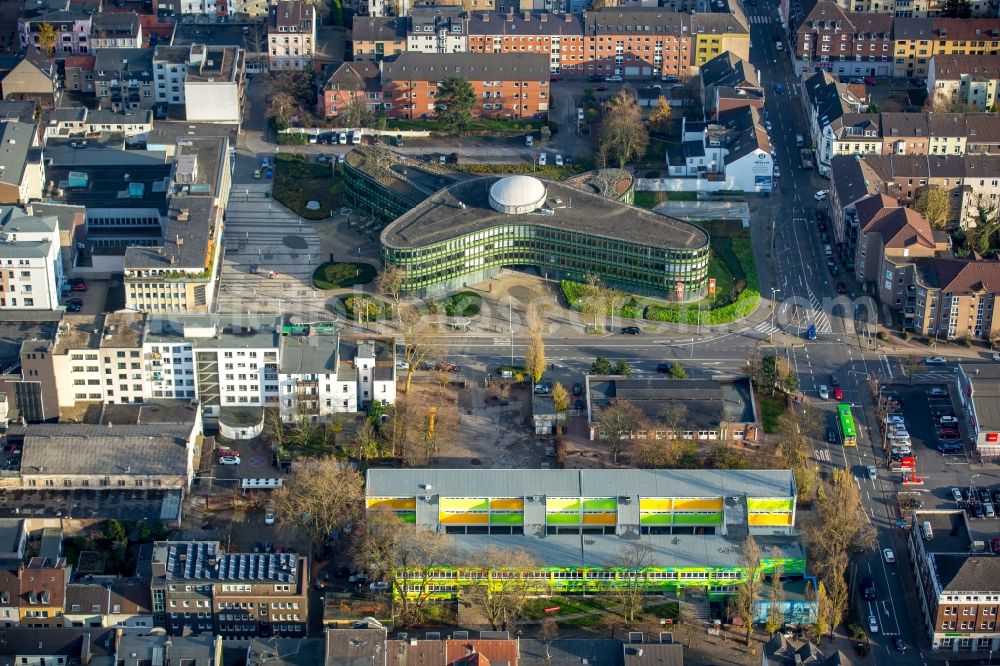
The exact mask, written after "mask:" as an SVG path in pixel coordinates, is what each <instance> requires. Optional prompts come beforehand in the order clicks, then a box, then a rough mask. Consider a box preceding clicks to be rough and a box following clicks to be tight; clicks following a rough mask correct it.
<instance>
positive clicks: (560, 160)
mask: <svg viewBox="0 0 1000 666" xmlns="http://www.w3.org/2000/svg"><path fill="white" fill-rule="evenodd" d="M562 165H563V158H562V155H556V166H562Z"/></svg>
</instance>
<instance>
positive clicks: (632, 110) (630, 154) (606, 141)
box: [596, 89, 649, 169]
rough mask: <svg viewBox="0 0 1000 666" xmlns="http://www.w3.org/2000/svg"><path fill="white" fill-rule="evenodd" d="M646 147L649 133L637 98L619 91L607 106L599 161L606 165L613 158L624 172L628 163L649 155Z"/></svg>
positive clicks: (598, 148)
mask: <svg viewBox="0 0 1000 666" xmlns="http://www.w3.org/2000/svg"><path fill="white" fill-rule="evenodd" d="M647 145H649V133H648V132H647V131H646V122H645V120H643V117H642V110H641V109H640V108H639V104H638V103H637V102H636V99H635V95H634V94H633V93H632V91H631V90H629V89H623V90H620V91H619V92H618V93H617V94H615V95H614V96H612V97H611V98H610V99H609V100H608V101H607V102H605V103H604V107H603V120H602V123H601V136H600V138H599V139H598V145H597V154H596V157H597V161H598V162H599V163H601V164H602V166H607V162H608V160H609V159H612V160H614V161H615V162H617V164H618V167H619V168H622V169H624V168H625V163H626V162H629V161H631V160H633V159H635V158H637V157H641V156H642V155H643V154H644V153H645V152H646V146H647Z"/></svg>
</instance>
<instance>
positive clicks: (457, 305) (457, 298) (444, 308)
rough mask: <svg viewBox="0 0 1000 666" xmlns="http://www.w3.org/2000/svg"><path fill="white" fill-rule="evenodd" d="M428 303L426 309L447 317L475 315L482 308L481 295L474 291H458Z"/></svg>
mask: <svg viewBox="0 0 1000 666" xmlns="http://www.w3.org/2000/svg"><path fill="white" fill-rule="evenodd" d="M428 305H429V308H428V309H433V310H434V312H435V313H444V314H446V315H448V316H449V317H475V316H476V315H478V314H479V312H480V311H481V310H482V308H483V297H482V296H480V295H479V294H477V293H476V292H474V291H460V292H458V293H457V294H452V295H451V296H448V297H447V298H443V299H441V300H439V301H433V302H432V303H429V304H428Z"/></svg>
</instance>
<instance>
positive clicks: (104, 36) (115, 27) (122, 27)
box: [90, 12, 143, 52]
mask: <svg viewBox="0 0 1000 666" xmlns="http://www.w3.org/2000/svg"><path fill="white" fill-rule="evenodd" d="M91 30H92V31H93V35H92V36H91V38H90V51H91V52H96V50H97V49H108V48H129V49H137V48H140V47H141V46H142V45H143V43H142V37H143V35H142V23H141V22H140V21H139V15H138V14H136V13H135V12H98V13H96V14H94V17H93V21H92V25H91Z"/></svg>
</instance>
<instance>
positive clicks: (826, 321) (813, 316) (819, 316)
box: [809, 292, 833, 333]
mask: <svg viewBox="0 0 1000 666" xmlns="http://www.w3.org/2000/svg"><path fill="white" fill-rule="evenodd" d="M809 304H810V305H811V306H812V308H811V309H810V317H809V321H810V323H812V324H815V325H816V332H817V333H833V326H831V325H830V318H829V317H827V316H826V312H824V311H823V307H822V305H821V304H820V302H819V299H818V298H816V295H815V294H813V293H812V292H810V293H809Z"/></svg>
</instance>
